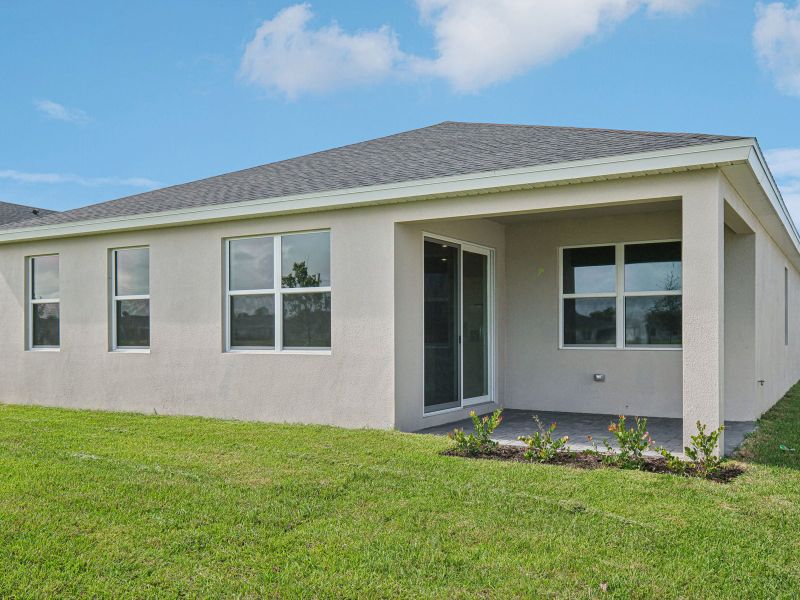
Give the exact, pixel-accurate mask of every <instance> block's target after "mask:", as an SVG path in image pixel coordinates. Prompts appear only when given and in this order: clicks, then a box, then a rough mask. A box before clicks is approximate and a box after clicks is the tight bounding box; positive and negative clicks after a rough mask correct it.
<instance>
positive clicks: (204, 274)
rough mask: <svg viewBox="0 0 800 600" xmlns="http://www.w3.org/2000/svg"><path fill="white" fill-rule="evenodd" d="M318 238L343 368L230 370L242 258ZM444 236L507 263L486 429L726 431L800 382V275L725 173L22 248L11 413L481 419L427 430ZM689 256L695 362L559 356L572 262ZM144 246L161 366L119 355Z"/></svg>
mask: <svg viewBox="0 0 800 600" xmlns="http://www.w3.org/2000/svg"><path fill="white" fill-rule="evenodd" d="M730 211H733V213H735V214H736V215H739V216H738V217H737V223H736V224H734V226H733V227H734V229H737V231H733V229H731V231H727V229H726V223H727V222H728V220H729V219H728V213H729V212H730ZM687 215H688V218H687ZM742 224H744V225H742ZM315 229H329V230H330V232H331V278H332V281H331V288H332V350H331V353H330V354H328V355H307V354H290V353H286V354H247V353H227V352H225V351H224V341H223V340H224V335H225V333H224V332H225V324H224V316H223V314H224V313H223V306H224V304H223V289H224V288H223V247H224V240H225V239H226V238H228V237H235V236H244V235H258V234H271V233H290V232H297V231H307V230H315ZM424 232H427V233H429V234H434V235H441V236H445V237H449V238H455V239H459V240H463V241H465V242H470V243H475V244H479V245H482V246H487V247H490V248H492V249H493V250H494V255H495V282H494V287H495V291H496V295H495V308H496V310H495V314H494V326H495V332H496V339H495V344H494V356H493V357H492V360H493V363H494V365H495V379H494V382H493V383H494V385H493V390H492V391H493V402H492V403H489V404H486V405H483V406H480V407H478V408H477V409H478V410H479V411H484V412H485V411H488V410H491V409H492V408H494V407H496V406H505V407H511V408H521V409H540V410H554V411H572V412H594V413H626V414H637V415H646V416H662V417H681V416H682V417H684V420H685V421H686V422H691V423H692V424H693V420H694V419H695V418H701V419H702V420H704V421H705V422H708V423H709V424H711V425H713V424H715V423H716V422H721V420H722V419H729V420H730V419H736V420H749V419H752V418H755V417H756V416H758V414H760V413H761V412H763V411H764V410H766V408H768V407H769V406H770V405H771V404H773V403H774V402H775V401H776V400H777V399H778V398H779V397H780V396H781V395H782V394H783V393H784V392H785V391H786V390H787V389H788V387H789V386H790V385H791V384H792V383H793V382H794V381H795V380H797V379H798V378H800V314H798V313H800V310H796V309H794V308H793V306H794V305H793V306H792V307H790V311H789V314H790V343H789V345H788V346H787V345H785V344H784V324H783V311H784V304H783V277H784V268H788V269H789V280H790V298H792V299H795V298H800V277H799V276H798V272H797V271H796V270H795V268H794V266H792V264H791V262H790V261H789V260H788V259H787V258H786V255H785V254H784V252H783V251H782V250H781V248H780V247H779V245H778V244H777V243H776V242H775V241H774V240H773V239H772V238H770V236H769V235H767V233H766V230H765V229H764V227H762V225H761V223H760V221H759V218H757V217H756V215H755V214H754V213H753V212H752V211H751V210H750V209H749V207H748V203H747V202H745V201H744V200H743V199H742V198H741V197H739V195H738V194H737V193H736V191H735V190H734V188H733V187H732V186H731V185H730V184H729V183H728V182H727V181H726V179H725V177H724V176H723V175H722V174H721V172H720V171H719V170H716V169H707V170H702V171H697V172H690V173H681V174H669V175H648V176H643V177H635V178H630V179H620V180H614V181H605V182H596V183H583V184H573V185H565V186H554V187H543V188H539V189H534V190H524V191H523V190H519V191H508V192H502V193H494V194H491V195H486V194H481V195H475V196H468V197H452V198H442V199H436V200H433V199H429V200H421V201H414V202H404V203H398V204H385V205H382V206H373V207H362V208H349V209H341V210H328V211H324V212H308V213H302V214H295V215H290V216H279V217H272V218H251V219H246V220H237V221H226V222H217V223H212V224H206V225H190V226H185V227H172V228H164V229H149V230H141V231H136V232H128V233H118V234H107V235H96V236H87V237H80V238H65V239H57V240H50V241H41V242H25V243H15V244H9V245H2V246H0V307H2V317H1V318H0V358H1V360H0V381H2V385H0V402H9V403H36V404H45V405H55V406H67V407H80V408H95V409H108V410H130V411H141V412H153V411H156V412H158V413H160V414H192V415H203V416H214V417H224V418H235V419H254V420H264V421H277V422H284V421H285V422H304V423H328V424H333V425H341V426H347V427H379V428H392V427H394V428H398V429H403V430H416V429H421V428H423V427H430V426H436V425H441V424H443V423H447V422H450V421H454V420H458V419H460V418H463V417H464V416H465V415H466V413H467V412H468V409H458V410H455V411H451V412H449V413H446V414H438V415H429V416H423V394H422V390H423V388H422V365H423V306H422V285H423V274H422V268H423V261H422V247H423V246H422V239H423V233H424ZM726 232H727V233H726ZM675 238H682V239H683V242H684V289H683V301H684V347H683V350H577V349H563V350H561V349H559V347H558V321H559V319H558V303H559V298H558V283H557V281H558V280H557V277H558V274H557V256H558V247H559V246H563V245H572V244H593V243H616V242H625V241H648V240H658V239H675ZM133 245H147V246H149V247H150V297H151V301H150V302H151V351H150V353H148V354H132V353H117V352H111V351H110V343H109V342H110V340H109V268H108V267H109V263H108V261H109V258H108V257H109V251H110V249H112V248H117V247H125V246H133ZM46 253H58V254H59V255H60V269H61V276H60V287H61V350H60V351H59V352H31V351H26V349H25V258H26V257H27V256H31V255H38V254H46ZM751 330H752V332H751ZM596 372H600V373H605V374H606V381H605V383H594V382H593V381H592V378H591V375H592V374H593V373H596ZM760 379H763V380H764V385H760V384H758V383H757V380H760ZM726 390H727V391H726Z"/></svg>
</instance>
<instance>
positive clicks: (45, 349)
mask: <svg viewBox="0 0 800 600" xmlns="http://www.w3.org/2000/svg"><path fill="white" fill-rule="evenodd" d="M28 352H61V348H29V349H28Z"/></svg>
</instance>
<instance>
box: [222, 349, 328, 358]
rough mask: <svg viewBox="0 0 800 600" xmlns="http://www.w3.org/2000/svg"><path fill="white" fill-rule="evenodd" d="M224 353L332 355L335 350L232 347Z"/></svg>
mask: <svg viewBox="0 0 800 600" xmlns="http://www.w3.org/2000/svg"><path fill="white" fill-rule="evenodd" d="M223 354H311V355H317V356H331V354H333V352H332V351H331V350H257V349H252V350H244V349H243V350H237V349H236V348H231V349H229V350H225V352H223Z"/></svg>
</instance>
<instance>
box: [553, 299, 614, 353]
mask: <svg viewBox="0 0 800 600" xmlns="http://www.w3.org/2000/svg"><path fill="white" fill-rule="evenodd" d="M616 312H617V310H616V299H614V298H567V299H565V300H564V344H565V345H571V346H614V345H615V344H616V342H617V321H616Z"/></svg>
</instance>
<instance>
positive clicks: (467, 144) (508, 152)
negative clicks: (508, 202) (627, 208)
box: [0, 122, 750, 229]
mask: <svg viewBox="0 0 800 600" xmlns="http://www.w3.org/2000/svg"><path fill="white" fill-rule="evenodd" d="M743 139H750V138H744V137H733V136H722V135H704V134H696V133H657V132H648V131H616V130H610V129H581V128H575V127H545V126H536V125H497V124H488V123H457V122H444V123H439V124H438V125H432V126H430V127H424V128H422V129H414V130H412V131H406V132H403V133H398V134H395V135H390V136H387V137H382V138H378V139H374V140H369V141H366V142H360V143H357V144H351V145H349V146H342V147H340V148H334V149H332V150H325V151H322V152H317V153H314V154H308V155H306V156H300V157H298V158H291V159H288V160H283V161H280V162H275V163H270V164H267V165H262V166H259V167H253V168H250V169H245V170H243V171H236V172H234V173H227V174H225V175H217V176H216V177H210V178H208V179H202V180H200V181H194V182H191V183H184V184H180V185H174V186H171V187H167V188H163V189H159V190H154V191H151V192H145V193H143V194H137V195H135V196H128V197H126V198H121V199H119V200H111V201H109V202H103V203H100V204H93V205H91V206H86V207H83V208H76V209H74V210H69V211H65V212H61V213H57V214H52V215H48V216H45V217H42V218H38V219H36V220H35V221H23V222H17V223H14V224H13V225H11V226H10V227H6V228H3V227H0V229H9V228H22V227H33V226H44V225H58V224H66V223H76V222H81V221H91V220H96V219H112V218H124V217H128V216H133V215H144V214H149V213H159V212H164V211H173V210H180V209H191V208H196V207H208V206H216V205H224V204H232V203H238V202H244V201H248V200H260V199H265V198H283V197H287V196H296V195H298V194H314V193H321V192H331V191H335V190H346V189H353V188H364V187H370V186H379V185H385V184H393V183H401V182H410V181H420V180H426V179H436V178H442V177H450V176H457V175H467V174H474V173H484V172H494V171H504V170H509V169H518V168H524V167H536V166H541V165H549V164H556V163H564V162H573V161H585V160H592V159H600V158H604V157H610V156H621V155H626V154H637V153H645V152H654V151H663V150H670V149H674V148H684V147H690V146H699V145H705V144H714V143H719V142H726V141H731V140H743Z"/></svg>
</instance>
